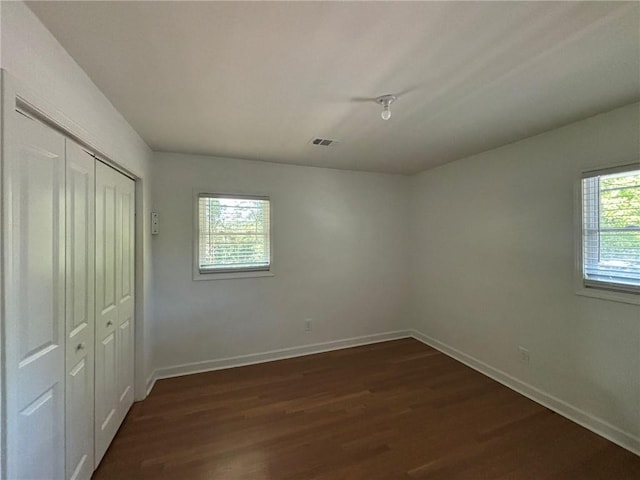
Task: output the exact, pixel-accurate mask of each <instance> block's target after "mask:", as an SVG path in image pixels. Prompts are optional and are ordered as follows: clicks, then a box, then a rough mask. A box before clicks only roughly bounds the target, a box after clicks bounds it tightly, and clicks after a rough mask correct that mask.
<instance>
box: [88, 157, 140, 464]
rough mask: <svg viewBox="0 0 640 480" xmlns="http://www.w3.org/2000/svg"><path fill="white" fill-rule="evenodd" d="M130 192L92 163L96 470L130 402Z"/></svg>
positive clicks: (119, 178)
mask: <svg viewBox="0 0 640 480" xmlns="http://www.w3.org/2000/svg"><path fill="white" fill-rule="evenodd" d="M134 190H135V188H134V182H133V181H132V180H131V179H129V178H127V177H125V176H124V175H122V174H121V173H119V172H117V171H116V170H114V169H112V168H110V167H108V166H107V165H105V164H103V163H101V162H96V309H95V311H96V336H95V341H96V343H95V352H96V363H95V366H96V367H95V374H96V378H95V396H96V397H95V465H96V466H97V465H98V463H100V460H102V457H103V456H104V453H105V452H106V450H107V448H108V446H109V444H110V443H111V440H112V439H113V437H114V435H115V433H116V431H117V430H118V427H119V426H120V424H121V423H122V420H123V419H124V417H125V415H126V413H127V411H128V410H129V408H130V407H131V404H132V403H133V361H134V350H133V347H134V343H133V342H134V318H133V311H134V307H133V306H134V291H133V285H134V281H133V275H134V270H133V265H134V237H133V234H134V230H133V221H134V201H133V200H134Z"/></svg>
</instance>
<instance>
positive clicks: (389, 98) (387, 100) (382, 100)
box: [376, 95, 396, 120]
mask: <svg viewBox="0 0 640 480" xmlns="http://www.w3.org/2000/svg"><path fill="white" fill-rule="evenodd" d="M395 99H396V96H395V95H382V96H381V97H378V98H376V102H378V103H379V104H380V105H382V113H381V114H380V116H381V117H382V119H383V120H389V119H390V118H391V109H390V106H391V104H392V103H393V102H394V101H395Z"/></svg>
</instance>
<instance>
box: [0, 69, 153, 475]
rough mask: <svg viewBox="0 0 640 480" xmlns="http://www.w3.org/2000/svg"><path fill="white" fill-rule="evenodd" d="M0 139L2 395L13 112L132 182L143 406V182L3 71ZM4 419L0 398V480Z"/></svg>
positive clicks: (138, 378) (137, 367) (137, 382)
mask: <svg viewBox="0 0 640 480" xmlns="http://www.w3.org/2000/svg"><path fill="white" fill-rule="evenodd" d="M0 100H1V102H0V135H2V142H0V143H1V148H0V182H1V184H2V189H1V190H2V193H1V195H0V203H1V205H0V237H1V239H2V244H1V250H0V256H1V261H0V358H1V359H2V362H1V363H2V368H0V388H1V390H2V391H5V389H6V387H7V384H6V380H7V379H6V371H5V368H4V359H5V342H7V341H8V339H6V338H5V336H4V335H5V334H4V332H5V327H6V321H7V317H6V303H5V298H6V285H7V276H6V274H7V266H6V265H7V261H10V259H11V255H12V253H13V252H12V250H11V243H10V238H11V235H12V231H11V226H10V225H8V224H7V219H8V218H10V217H9V216H8V213H9V212H10V209H11V208H12V205H11V193H12V192H11V185H10V182H9V176H8V175H7V173H8V169H9V168H10V161H11V151H12V149H13V148H14V146H13V144H14V140H15V139H16V138H17V135H16V132H17V131H18V128H17V126H16V124H15V122H14V121H13V120H12V118H13V115H15V112H16V111H22V112H26V113H28V115H29V116H32V117H34V118H36V119H37V120H38V121H41V122H42V123H45V124H47V125H48V126H49V127H51V128H53V129H54V130H57V131H58V132H60V133H61V134H63V135H64V136H66V137H68V138H70V139H71V140H73V141H74V142H76V143H78V144H79V145H81V146H82V147H83V148H85V149H86V150H87V151H90V152H92V154H93V155H95V156H96V158H97V159H98V160H100V161H102V162H103V163H106V164H108V165H110V166H111V167H113V168H115V169H116V170H118V171H120V172H121V173H123V174H124V175H126V176H127V177H129V178H131V179H132V180H134V181H135V194H134V198H135V212H136V217H135V263H134V282H135V292H136V296H135V306H134V311H135V313H134V316H135V320H134V321H135V327H134V328H135V339H134V345H135V356H134V387H135V390H134V394H135V395H134V398H135V400H136V401H139V400H144V398H146V396H147V393H148V389H147V387H148V383H149V382H148V378H147V377H146V372H145V370H144V352H145V339H144V336H143V334H144V325H143V324H144V309H143V295H142V293H143V286H144V277H143V276H144V264H143V258H144V257H143V249H142V246H143V244H144V242H143V239H144V237H145V229H144V221H143V215H140V212H143V196H142V188H141V187H142V182H143V179H142V178H140V177H138V176H137V175H135V174H133V173H132V172H131V171H130V170H128V169H127V168H124V167H121V166H120V165H118V163H117V162H114V161H112V160H111V159H110V158H109V156H108V155H105V154H104V153H102V149H101V148H100V147H98V146H97V143H96V142H95V139H92V138H91V137H90V135H89V134H88V132H87V131H86V130H85V129H83V128H82V127H81V123H77V122H75V121H74V120H73V119H71V118H69V116H68V115H67V114H65V113H64V112H63V111H62V110H60V109H59V108H57V107H56V106H54V105H53V104H51V103H50V102H49V101H48V100H46V99H45V98H43V97H41V96H40V95H38V94H37V93H35V92H34V91H33V90H31V89H30V88H28V87H27V86H26V85H24V83H23V82H21V81H19V80H18V79H17V78H15V77H14V76H12V75H11V74H9V73H8V72H7V71H6V70H4V69H0ZM6 427H7V418H6V405H5V403H4V401H3V398H2V396H1V395H0V478H5V477H6V461H5V459H6V453H7V435H6V432H7V428H6Z"/></svg>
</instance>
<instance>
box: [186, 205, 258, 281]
mask: <svg viewBox="0 0 640 480" xmlns="http://www.w3.org/2000/svg"><path fill="white" fill-rule="evenodd" d="M270 213H271V212H270V202H269V199H268V198H267V197H256V196H240V195H238V196H235V195H218V194H200V195H199V196H198V268H199V269H200V273H221V272H247V271H265V270H269V268H270V266H271V234H270Z"/></svg>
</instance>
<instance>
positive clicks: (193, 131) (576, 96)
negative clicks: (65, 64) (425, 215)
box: [28, 2, 640, 173]
mask: <svg viewBox="0 0 640 480" xmlns="http://www.w3.org/2000/svg"><path fill="white" fill-rule="evenodd" d="M28 4H29V6H30V7H31V8H32V10H33V11H34V12H35V13H36V14H37V15H38V17H39V18H40V19H41V20H42V22H43V23H44V24H45V25H46V26H47V28H49V29H50V30H51V32H52V33H53V34H54V35H55V36H56V38H57V39H58V40H59V41H60V43H61V44H62V45H63V46H64V47H65V48H66V49H67V51H68V52H69V53H70V54H71V55H72V56H73V57H74V58H75V59H76V61H77V62H78V63H79V64H80V66H81V67H82V68H84V70H85V71H86V72H87V73H88V75H89V76H90V77H91V78H92V79H93V81H94V82H95V83H96V85H98V87H99V88H100V89H101V90H102V91H103V92H104V93H105V95H106V96H107V97H108V98H109V99H110V100H111V102H112V103H113V104H114V105H115V107H116V108H117V109H118V110H119V111H120V112H121V113H122V114H123V115H124V117H125V118H126V119H127V120H128V121H129V122H130V123H131V125H132V126H133V127H134V128H135V129H136V130H137V131H138V132H139V133H140V135H141V136H142V137H143V138H144V140H145V141H146V142H147V143H148V144H149V146H150V147H151V148H153V149H154V150H160V151H175V152H187V153H199V154H209V155H218V156H225V157H235V158H247V159H254V160H267V161H275V162H284V163H294V164H301V165H315V166H322V167H335V168H344V169H354V170H369V171H380V172H395V173H414V172H417V171H421V170H424V169H426V168H429V167H432V166H435V165H438V164H441V163H444V162H447V161H451V160H455V159H458V158H462V157H465V156H467V155H470V154H473V153H477V152H481V151H484V150H488V149H491V148H494V147H496V146H499V145H503V144H506V143H509V142H513V141H516V140H519V139H521V138H525V137H528V136H531V135H534V134H537V133H540V132H543V131H546V130H549V129H552V128H555V127H558V126H560V125H563V124H566V123H569V122H572V121H575V120H578V119H581V118H585V117H588V116H591V115H593V114H596V113H599V112H602V111H606V110H610V109H612V108H615V107H618V106H621V105H625V104H628V103H631V102H634V101H638V100H640V3H637V2H633V3H606V2H592V3H586V2H585V3H582V2H558V3H547V2H519V3H515V2H514V3H505V2H495V3H494V2H477V3H472V2H469V3H467V2H465V3H462V2H460V3H452V2H442V3H441V2H429V3H418V2H407V3H404V2H403V3H395V2H382V3H380V2H353V3H350V2H349V3H346V2H345V3H340V2H335V3H334V2H301V3H290V2H256V3H247V2H29V3H28ZM402 92H405V93H402ZM385 93H395V94H398V93H400V96H399V99H398V100H397V102H396V103H394V104H393V105H392V112H393V117H392V118H391V120H389V121H388V122H385V121H383V120H381V119H380V111H381V108H380V106H379V105H377V104H375V103H374V102H373V101H369V102H367V101H361V100H362V99H363V98H366V97H371V98H373V97H376V96H378V95H382V94H385ZM315 136H320V137H325V138H331V139H337V140H339V141H340V143H338V144H337V145H336V146H331V147H317V146H312V145H310V144H309V141H310V140H311V138H312V137H315Z"/></svg>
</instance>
